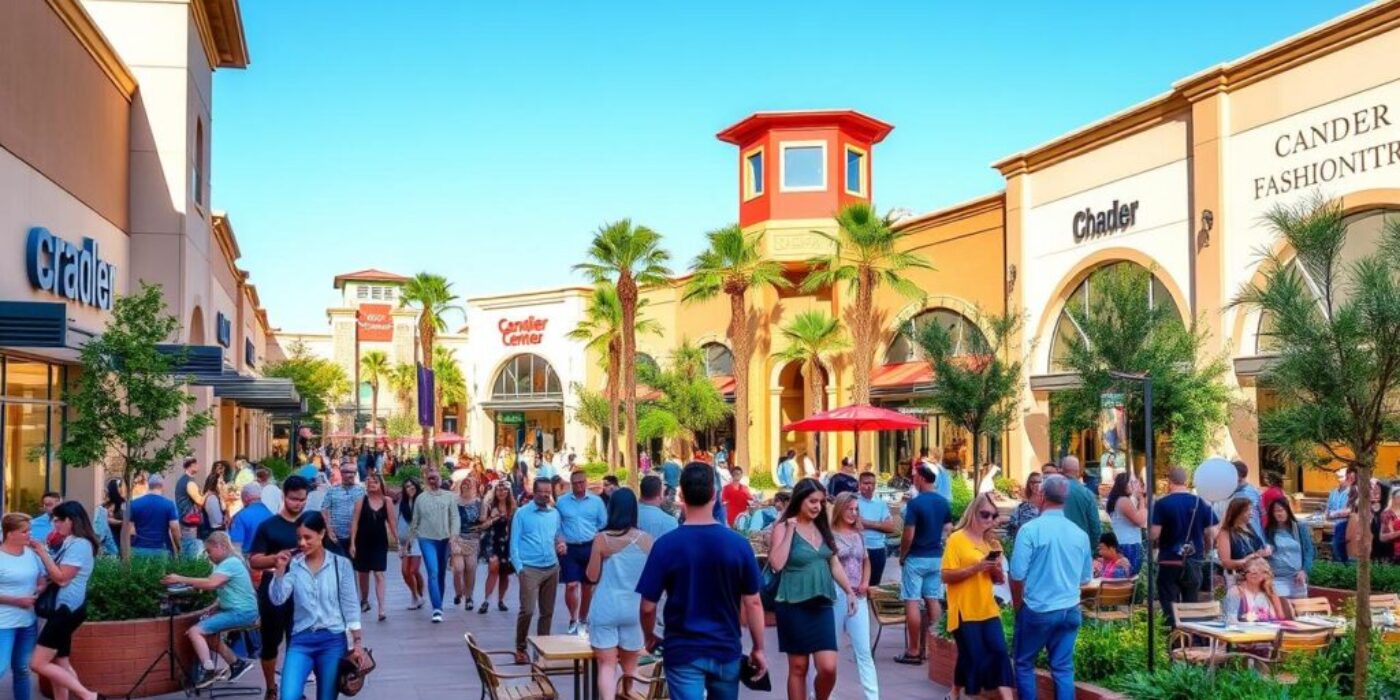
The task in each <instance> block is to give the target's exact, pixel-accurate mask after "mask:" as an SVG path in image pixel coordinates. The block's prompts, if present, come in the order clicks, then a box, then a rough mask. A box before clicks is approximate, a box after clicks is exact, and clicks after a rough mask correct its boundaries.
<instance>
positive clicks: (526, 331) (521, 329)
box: [496, 316, 549, 347]
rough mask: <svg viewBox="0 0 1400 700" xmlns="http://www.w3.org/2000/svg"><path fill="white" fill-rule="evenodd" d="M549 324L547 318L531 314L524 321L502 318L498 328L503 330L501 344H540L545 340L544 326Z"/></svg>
mask: <svg viewBox="0 0 1400 700" xmlns="http://www.w3.org/2000/svg"><path fill="white" fill-rule="evenodd" d="M547 325H549V319H547V318H535V317H534V316H530V317H529V318H526V319H525V320H523V321H511V320H509V319H504V318H503V319H501V321H500V323H497V324H496V330H499V331H500V332H501V344H502V345H504V346H506V347H517V346H520V345H539V344H540V343H542V342H544V328H545V326H547Z"/></svg>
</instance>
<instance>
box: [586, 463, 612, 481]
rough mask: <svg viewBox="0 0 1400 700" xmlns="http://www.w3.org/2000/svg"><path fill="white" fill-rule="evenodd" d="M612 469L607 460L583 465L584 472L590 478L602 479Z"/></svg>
mask: <svg viewBox="0 0 1400 700" xmlns="http://www.w3.org/2000/svg"><path fill="white" fill-rule="evenodd" d="M610 470H611V467H609V466H608V463H607V462H589V463H587V464H585V465H583V473H584V474H587V475H588V478H589V479H601V478H603V475H604V474H607V473H608V472H609V471H610Z"/></svg>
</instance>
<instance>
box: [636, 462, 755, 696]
mask: <svg viewBox="0 0 1400 700" xmlns="http://www.w3.org/2000/svg"><path fill="white" fill-rule="evenodd" d="M717 496H718V492H717V491H716V490H715V482H714V470H713V469H712V468H711V467H709V465H705V464H695V463H692V464H689V465H686V468H685V470H684V471H683V472H682V473H681V497H682V499H683V500H684V502H685V524H684V525H682V526H680V527H679V528H677V529H676V530H675V531H673V532H671V533H669V534H667V535H665V536H663V537H661V538H660V539H658V540H657V541H656V542H654V543H653V544H652V547H651V555H650V556H648V557H647V563H646V567H645V568H644V569H643V570H642V576H641V578H640V579H639V580H638V582H637V592H638V593H640V594H641V595H642V606H641V618H642V619H641V622H642V633H643V634H644V635H645V637H646V647H647V649H649V650H655V649H656V646H657V644H658V643H659V642H661V641H663V640H658V639H657V636H656V631H655V630H656V610H657V603H658V602H659V601H660V600H661V598H662V596H663V595H665V597H666V601H667V602H666V607H665V619H666V626H665V632H666V638H665V640H664V642H665V645H666V648H665V653H664V654H662V659H663V660H662V663H663V664H665V675H666V687H667V690H668V691H669V692H670V697H671V698H672V700H701V699H702V698H705V697H708V698H709V700H736V699H737V698H738V697H739V660H740V659H741V658H742V657H743V656H744V648H743V642H742V639H741V637H740V634H739V625H740V619H741V617H742V619H743V620H744V623H745V624H746V625H747V626H748V628H749V638H750V640H751V649H750V651H749V655H748V659H749V663H750V664H751V665H752V666H753V668H754V669H755V677H756V678H761V677H763V675H764V674H766V673H767V672H768V661H767V659H766V658H765V657H764V655H763V603H762V601H760V600H759V597H758V590H759V575H758V560H757V559H756V558H755V557H754V554H753V548H752V547H751V546H750V545H749V543H748V541H747V540H745V539H744V537H743V536H742V535H740V534H739V533H737V532H734V531H733V530H730V529H729V528H728V527H726V526H725V525H724V524H722V523H720V522H719V521H717V520H715V517H714V505H713V504H714V501H715V499H716V497H717ZM700 553H703V556H702V555H701V554H700ZM741 607H742V608H743V615H742V616H741V614H740V608H741Z"/></svg>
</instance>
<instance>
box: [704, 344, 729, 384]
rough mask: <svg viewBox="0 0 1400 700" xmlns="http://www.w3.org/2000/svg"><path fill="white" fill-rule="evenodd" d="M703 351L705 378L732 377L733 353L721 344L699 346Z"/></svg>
mask: <svg viewBox="0 0 1400 700" xmlns="http://www.w3.org/2000/svg"><path fill="white" fill-rule="evenodd" d="M700 349H701V350H704V351H705V376H707V377H729V376H733V375H734V353H732V352H730V351H729V348H727V347H725V346H724V345H723V344H721V343H705V344H704V345H702V346H700Z"/></svg>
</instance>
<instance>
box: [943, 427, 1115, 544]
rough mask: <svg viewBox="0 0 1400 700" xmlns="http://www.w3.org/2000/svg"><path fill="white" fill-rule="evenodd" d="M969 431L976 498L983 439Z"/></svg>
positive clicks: (973, 489)
mask: <svg viewBox="0 0 1400 700" xmlns="http://www.w3.org/2000/svg"><path fill="white" fill-rule="evenodd" d="M967 432H968V433H969V434H970V435H972V497H973V498H976V497H977V489H979V488H981V486H982V460H981V456H982V451H981V450H980V449H979V447H980V443H981V440H979V439H978V438H979V437H980V434H979V433H978V432H977V431H975V430H971V429H968V431H967ZM1095 546H1097V545H1095Z"/></svg>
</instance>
